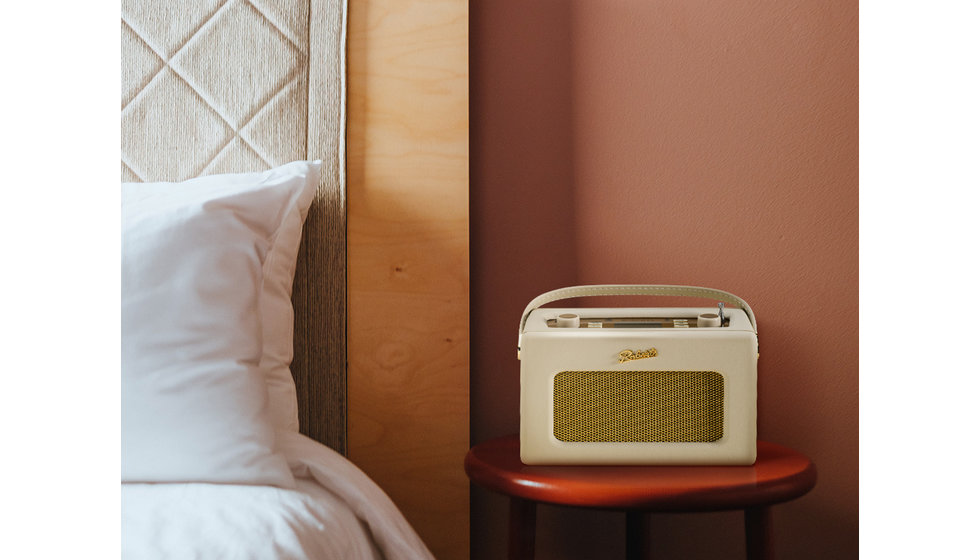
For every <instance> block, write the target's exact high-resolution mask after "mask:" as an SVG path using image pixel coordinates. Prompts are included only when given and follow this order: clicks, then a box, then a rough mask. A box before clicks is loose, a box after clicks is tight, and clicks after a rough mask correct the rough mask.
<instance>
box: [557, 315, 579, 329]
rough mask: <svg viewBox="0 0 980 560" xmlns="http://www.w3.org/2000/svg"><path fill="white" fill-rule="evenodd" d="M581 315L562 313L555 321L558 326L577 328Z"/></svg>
mask: <svg viewBox="0 0 980 560" xmlns="http://www.w3.org/2000/svg"><path fill="white" fill-rule="evenodd" d="M579 322H580V321H579V317H578V315H576V314H574V313H562V314H561V315H559V316H558V319H557V320H556V321H555V323H556V324H557V326H559V327H561V328H566V329H577V328H578V326H579Z"/></svg>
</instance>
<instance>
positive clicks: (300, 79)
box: [121, 0, 309, 181]
mask: <svg viewBox="0 0 980 560" xmlns="http://www.w3.org/2000/svg"><path fill="white" fill-rule="evenodd" d="M122 20H123V32H122V49H123V53H124V65H123V68H122V78H123V79H122V88H121V89H122V92H121V94H122V103H123V115H122V127H123V146H122V164H123V165H122V169H123V173H122V175H123V180H135V178H138V179H139V180H143V181H158V180H182V179H186V178H189V177H193V176H196V175H200V174H206V173H222V172H230V171H247V170H257V169H261V168H263V167H269V166H272V165H277V164H279V163H284V162H286V161H291V160H295V159H302V158H304V157H305V156H306V116H307V111H306V107H307V96H308V92H307V89H308V88H307V74H308V69H307V58H308V51H309V38H308V28H309V3H308V1H305V0H170V1H168V0H123V1H122Z"/></svg>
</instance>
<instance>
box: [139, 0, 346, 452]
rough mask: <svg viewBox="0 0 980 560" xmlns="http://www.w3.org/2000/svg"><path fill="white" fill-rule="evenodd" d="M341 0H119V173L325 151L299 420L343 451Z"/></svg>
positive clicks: (313, 224)
mask: <svg viewBox="0 0 980 560" xmlns="http://www.w3.org/2000/svg"><path fill="white" fill-rule="evenodd" d="M346 13H347V3H346V1H344V0H123V2H122V34H121V36H122V92H121V93H122V123H121V124H122V146H121V147H122V157H121V159H122V180H123V181H162V180H167V181H178V180H183V179H187V178H190V177H195V176H199V175H207V174H213V173H224V172H237V171H256V170H261V169H267V168H269V167H273V166H276V165H279V164H281V163H285V162H288V161H293V160H299V159H321V160H323V167H322V174H323V177H322V180H321V184H320V188H319V190H318V192H317V196H316V198H315V200H314V202H313V206H312V207H311V208H310V212H309V215H308V217H307V222H306V226H305V229H304V231H303V244H302V246H301V247H300V255H299V261H298V263H297V271H296V281H295V284H294V287H293V304H294V308H295V334H294V340H295V342H294V346H295V348H294V351H295V355H294V358H293V364H292V371H293V377H294V378H295V379H296V385H297V392H298V396H299V412H300V429H301V431H303V432H304V433H306V434H307V435H309V436H310V437H312V438H314V439H316V440H319V441H321V442H323V443H325V444H327V445H329V446H331V447H333V448H334V449H337V450H339V451H341V452H345V451H346V235H345V234H346V196H345V176H344V148H345V142H344V135H345V64H346V60H345V47H346Z"/></svg>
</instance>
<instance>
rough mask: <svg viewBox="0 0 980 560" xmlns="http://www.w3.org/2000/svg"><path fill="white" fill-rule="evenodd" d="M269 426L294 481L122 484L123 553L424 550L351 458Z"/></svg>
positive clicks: (337, 555) (284, 554) (176, 555)
mask: <svg viewBox="0 0 980 560" xmlns="http://www.w3.org/2000/svg"><path fill="white" fill-rule="evenodd" d="M277 435H278V438H279V447H280V451H281V452H282V453H283V454H284V455H285V456H286V458H287V459H288V461H289V466H290V469H291V470H292V472H293V475H294V476H295V477H296V483H297V486H296V488H295V489H283V488H277V487H273V486H245V485H234V484H206V483H156V484H145V483H135V484H134V483H128V484H123V485H122V553H123V554H122V556H123V558H126V559H144V558H145V559H156V558H161V559H163V558H168V559H169V558H173V559H193V558H201V559H211V558H215V559H217V558H221V559H292V558H296V559H302V558H310V559H324V560H332V559H337V560H341V559H343V560H360V559H365V560H367V559H391V560H393V559H427V560H431V559H432V555H431V553H430V552H429V551H428V549H427V548H426V546H425V544H423V542H422V540H421V539H420V538H419V537H418V535H417V534H416V533H415V531H414V530H413V529H412V528H411V526H409V524H408V522H407V521H406V520H405V518H404V517H403V516H402V514H401V512H399V511H398V509H397V508H396V507H395V505H394V503H392V502H391V500H390V499H389V498H388V496H387V495H385V494H384V492H383V491H382V490H381V489H380V488H379V487H378V486H377V485H376V484H374V482H372V481H371V480H370V479H369V478H368V477H367V475H365V474H364V473H363V472H361V471H360V470H359V469H358V468H357V467H356V466H354V465H353V464H352V463H350V462H349V461H348V460H347V459H345V458H344V457H343V456H341V455H340V454H338V453H336V452H335V451H333V450H331V449H330V448H328V447H326V446H323V445H321V444H319V443H317V442H315V441H313V440H311V439H309V438H307V437H305V436H303V435H300V434H296V433H292V432H282V431H280V432H278V434H277Z"/></svg>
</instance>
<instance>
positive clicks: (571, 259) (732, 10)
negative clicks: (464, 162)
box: [470, 0, 858, 559]
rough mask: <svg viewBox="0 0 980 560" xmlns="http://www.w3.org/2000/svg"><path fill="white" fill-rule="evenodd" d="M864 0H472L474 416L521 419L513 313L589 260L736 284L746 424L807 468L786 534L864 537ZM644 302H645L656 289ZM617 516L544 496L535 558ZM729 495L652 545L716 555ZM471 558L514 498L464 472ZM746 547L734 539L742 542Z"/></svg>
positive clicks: (498, 549) (591, 541) (566, 551)
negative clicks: (752, 375)
mask: <svg viewBox="0 0 980 560" xmlns="http://www.w3.org/2000/svg"><path fill="white" fill-rule="evenodd" d="M857 12H858V8H857V2H854V1H851V2H846V1H839V0H838V1H821V2H816V1H804V0H781V1H763V0H750V1H745V2H712V1H710V0H673V1H662V2H652V1H640V0H634V1H630V0H604V1H602V2H587V1H582V0H579V1H575V0H537V1H534V2H527V1H525V0H473V1H472V2H471V12H470V17H471V24H470V26H471V35H470V41H471V45H470V57H471V91H470V95H471V111H470V119H471V191H472V192H471V212H472V216H471V230H472V233H471V235H472V239H471V260H472V264H471V266H472V274H471V277H472V295H471V301H472V306H473V307H472V331H471V332H472V343H471V344H472V346H471V357H472V374H471V375H472V379H471V391H472V407H471V410H472V422H471V425H472V439H473V441H474V442H478V441H482V440H485V439H487V438H490V437H494V436H497V435H502V434H506V433H515V432H517V429H518V423H519V416H518V398H519V385H520V384H519V379H518V372H519V363H518V362H517V360H516V359H515V340H516V330H517V323H518V320H519V318H520V313H521V311H522V310H523V308H524V306H525V305H526V304H527V302H528V301H529V300H530V299H531V298H533V297H534V296H536V295H538V294H540V293H542V292H544V291H547V290H550V289H553V288H557V287H561V286H566V285H573V284H580V283H582V284H584V283H675V284H693V285H704V286H709V287H716V288H720V289H723V290H727V291H730V292H733V293H735V294H738V295H739V296H741V297H743V298H745V299H746V300H747V301H748V302H749V303H750V304H751V305H752V307H753V309H754V311H755V312H756V315H757V316H758V319H759V325H760V326H759V331H760V342H761V350H762V356H761V359H760V362H759V435H760V438H762V439H767V440H771V441H774V442H777V443H781V444H784V445H789V446H792V447H795V448H797V449H799V450H801V451H803V452H805V453H807V454H809V455H810V456H811V457H812V458H813V459H814V461H815V462H816V464H817V469H818V476H819V480H818V483H817V487H816V489H815V490H814V491H813V492H812V493H811V494H809V495H808V496H806V497H804V498H802V499H800V500H798V501H796V502H792V503H789V504H785V505H782V506H779V507H777V509H776V513H775V515H776V517H775V523H776V530H777V541H776V545H777V550H778V552H779V553H780V554H781V557H784V558H794V559H825V558H835V559H844V558H856V557H857V539H858V496H857V491H858V482H857V475H858V430H857V426H858V405H857V402H858V395H857V390H858V365H857V364H858V340H857V339H858V336H857V332H858V330H857V329H858V318H857V312H858V305H857V304H858V296H857V294H858V290H857V287H858V284H857V282H858V270H857V268H858V251H857V234H858V218H857V208H858V187H857V184H858V149H857V146H858V144H857V142H858V126H857V124H858V51H857V38H858V37H857V30H858V26H857V15H858V14H857ZM646 303H650V304H653V302H649V301H647V302H646ZM622 523H623V517H622V516H621V515H619V514H615V513H605V512H588V511H575V510H565V509H559V508H550V507H547V508H542V510H541V511H540V513H539V536H538V543H539V544H538V551H539V557H540V558H564V559H578V558H582V559H585V558H600V557H607V556H608V557H614V556H615V555H621V554H622V539H623V535H624V532H623V527H622ZM740 523H741V520H740V517H739V516H738V515H737V514H735V513H717V514H687V515H674V516H667V515H658V516H655V517H654V519H653V523H652V524H651V527H650V530H651V533H652V535H653V538H654V543H655V545H656V550H657V551H658V558H691V559H700V558H726V557H732V556H733V553H734V551H737V550H739V548H740V547H741V546H742V538H743V537H742V533H741V525H740ZM472 527H473V541H472V542H473V549H474V555H473V557H474V558H475V559H483V558H486V559H489V558H503V557H504V556H505V554H504V535H505V533H506V501H505V500H504V498H502V497H500V496H498V495H494V494H489V493H486V492H484V491H482V490H479V489H476V490H474V493H473V520H472ZM736 557H737V556H736Z"/></svg>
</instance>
